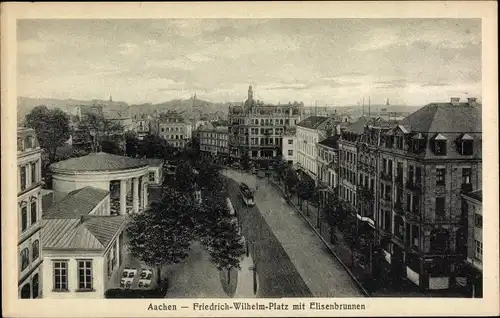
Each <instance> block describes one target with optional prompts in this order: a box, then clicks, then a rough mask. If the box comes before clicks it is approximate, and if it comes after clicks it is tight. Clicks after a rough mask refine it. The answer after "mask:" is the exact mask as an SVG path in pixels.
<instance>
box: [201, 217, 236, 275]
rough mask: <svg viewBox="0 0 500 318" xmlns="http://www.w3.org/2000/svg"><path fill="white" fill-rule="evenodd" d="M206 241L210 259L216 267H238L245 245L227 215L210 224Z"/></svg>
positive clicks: (222, 268) (221, 268)
mask: <svg viewBox="0 0 500 318" xmlns="http://www.w3.org/2000/svg"><path fill="white" fill-rule="evenodd" d="M207 243H208V251H209V252H210V258H211V261H212V263H214V264H215V265H216V266H217V269H219V270H225V269H226V270H227V269H231V268H238V269H239V268H240V258H241V256H243V254H245V246H244V245H243V243H242V237H241V235H240V234H239V233H238V225H237V223H236V222H234V221H233V220H231V219H229V218H228V217H221V218H218V219H217V221H216V222H213V224H212V233H211V235H210V239H209V240H208V242H207Z"/></svg>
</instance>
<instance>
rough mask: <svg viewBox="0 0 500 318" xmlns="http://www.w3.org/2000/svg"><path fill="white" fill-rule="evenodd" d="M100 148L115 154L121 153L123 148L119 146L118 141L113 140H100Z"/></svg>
mask: <svg viewBox="0 0 500 318" xmlns="http://www.w3.org/2000/svg"><path fill="white" fill-rule="evenodd" d="M100 150H101V151H103V152H107V153H112V154H115V155H120V156H121V155H123V149H122V148H121V147H120V143H119V142H117V141H115V140H109V139H105V140H102V141H101V142H100Z"/></svg>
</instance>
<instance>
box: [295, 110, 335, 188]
mask: <svg viewBox="0 0 500 318" xmlns="http://www.w3.org/2000/svg"><path fill="white" fill-rule="evenodd" d="M335 130H336V126H335V123H334V119H333V118H332V117H324V116H311V117H308V118H306V119H304V120H302V121H301V122H300V123H298V124H297V134H296V136H297V137H296V145H295V149H296V152H297V154H296V158H297V165H298V167H299V169H300V170H302V171H303V172H305V173H307V174H308V175H309V176H310V177H311V178H313V179H314V180H315V181H317V175H318V165H317V161H316V158H317V154H318V151H317V148H316V143H318V142H320V141H322V140H323V139H325V138H326V137H328V136H332V135H333V134H335Z"/></svg>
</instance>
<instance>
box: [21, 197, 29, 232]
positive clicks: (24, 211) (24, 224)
mask: <svg viewBox="0 0 500 318" xmlns="http://www.w3.org/2000/svg"><path fill="white" fill-rule="evenodd" d="M27 228H28V205H27V204H26V202H23V203H22V205H21V231H23V232H24V231H26V229H27Z"/></svg>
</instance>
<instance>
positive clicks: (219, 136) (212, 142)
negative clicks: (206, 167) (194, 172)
mask: <svg viewBox="0 0 500 318" xmlns="http://www.w3.org/2000/svg"><path fill="white" fill-rule="evenodd" d="M198 138H199V142H200V151H201V153H202V154H203V155H205V156H207V157H211V158H214V159H216V160H218V161H224V160H225V159H227V157H228V156H229V145H228V127H224V126H218V127H214V126H213V125H212V124H211V123H207V124H205V125H204V126H202V127H200V128H199V129H198Z"/></svg>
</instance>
